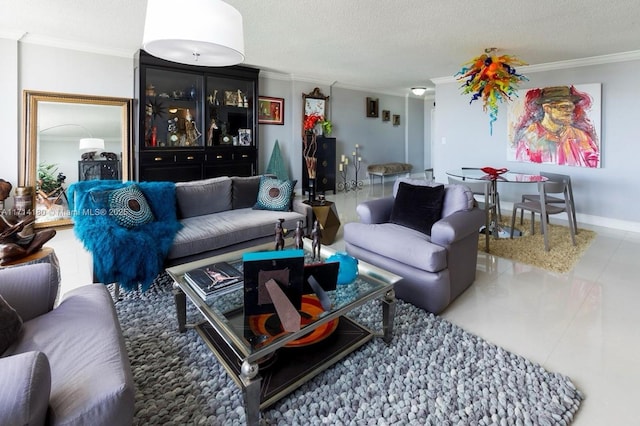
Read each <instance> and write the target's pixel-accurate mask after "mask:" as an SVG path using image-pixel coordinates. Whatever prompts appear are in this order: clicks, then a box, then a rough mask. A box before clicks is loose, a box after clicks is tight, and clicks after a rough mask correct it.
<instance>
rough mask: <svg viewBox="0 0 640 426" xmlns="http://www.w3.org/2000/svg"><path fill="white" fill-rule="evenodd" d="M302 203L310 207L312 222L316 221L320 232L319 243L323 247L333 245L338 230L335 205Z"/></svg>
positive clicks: (338, 221) (322, 202)
mask: <svg viewBox="0 0 640 426" xmlns="http://www.w3.org/2000/svg"><path fill="white" fill-rule="evenodd" d="M303 203H305V204H308V205H310V206H311V209H312V210H313V220H314V221H315V220H317V221H318V223H319V224H320V228H321V230H322V238H321V240H320V242H321V243H322V244H324V245H329V244H333V242H334V241H335V239H336V234H337V233H338V229H340V218H339V217H338V211H337V210H336V205H335V203H334V202H332V201H314V202H312V203H309V201H303Z"/></svg>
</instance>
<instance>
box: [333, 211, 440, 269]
mask: <svg viewBox="0 0 640 426" xmlns="http://www.w3.org/2000/svg"><path fill="white" fill-rule="evenodd" d="M344 240H345V241H348V242H349V243H350V244H352V245H354V246H358V247H360V248H362V249H364V250H368V251H371V252H373V253H377V254H380V255H381V256H385V257H388V258H389V259H393V260H395V261H396V262H400V263H403V264H405V265H410V266H413V267H414V268H418V269H422V270H423V271H428V272H439V271H442V270H443V269H446V268H447V250H446V249H445V248H444V247H442V246H439V245H437V244H433V243H432V242H431V240H430V238H429V236H428V235H425V234H423V233H422V232H419V231H416V230H413V229H410V228H407V227H406V226H402V225H396V224H395V223H379V224H365V223H359V222H351V223H347V224H346V225H345V226H344ZM407 247H411V250H407Z"/></svg>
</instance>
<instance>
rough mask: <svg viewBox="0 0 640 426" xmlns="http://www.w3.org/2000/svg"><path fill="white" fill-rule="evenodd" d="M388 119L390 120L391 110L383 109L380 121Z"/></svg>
mask: <svg viewBox="0 0 640 426" xmlns="http://www.w3.org/2000/svg"><path fill="white" fill-rule="evenodd" d="M389 120H391V111H389V110H388V109H383V110H382V121H389Z"/></svg>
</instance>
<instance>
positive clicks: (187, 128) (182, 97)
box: [144, 68, 206, 149]
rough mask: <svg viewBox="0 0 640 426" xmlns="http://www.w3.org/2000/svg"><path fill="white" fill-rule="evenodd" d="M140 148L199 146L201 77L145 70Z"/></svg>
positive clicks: (201, 143) (201, 116)
mask: <svg viewBox="0 0 640 426" xmlns="http://www.w3.org/2000/svg"><path fill="white" fill-rule="evenodd" d="M145 81H146V83H145V84H146V87H145V90H144V94H145V96H144V99H145V117H144V118H145V119H144V149H154V148H169V147H170V148H176V147H178V148H193V147H203V146H204V144H205V137H206V135H204V134H203V123H204V114H203V113H204V109H203V103H204V100H203V85H204V77H203V76H202V75H196V74H190V73H186V72H174V71H164V70H160V69H154V68H147V69H146V75H145Z"/></svg>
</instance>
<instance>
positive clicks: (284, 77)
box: [260, 70, 433, 98]
mask: <svg viewBox="0 0 640 426" xmlns="http://www.w3.org/2000/svg"><path fill="white" fill-rule="evenodd" d="M260 77H261V78H268V79H271V80H281V81H295V82H301V83H312V84H316V85H318V86H333V87H340V88H342V89H348V90H355V91H358V92H365V93H377V94H381V95H390V96H404V95H405V93H400V92H397V91H395V92H394V91H389V90H387V91H380V89H373V88H370V87H364V86H357V85H353V84H345V83H340V82H337V81H329V80H323V79H320V78H317V77H312V76H308V75H297V74H288V73H283V72H278V71H269V70H266V71H265V70H260ZM427 93H429V92H427ZM431 93H433V92H431ZM411 96H412V97H416V98H422V97H425V96H426V95H424V96H414V95H411Z"/></svg>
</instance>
